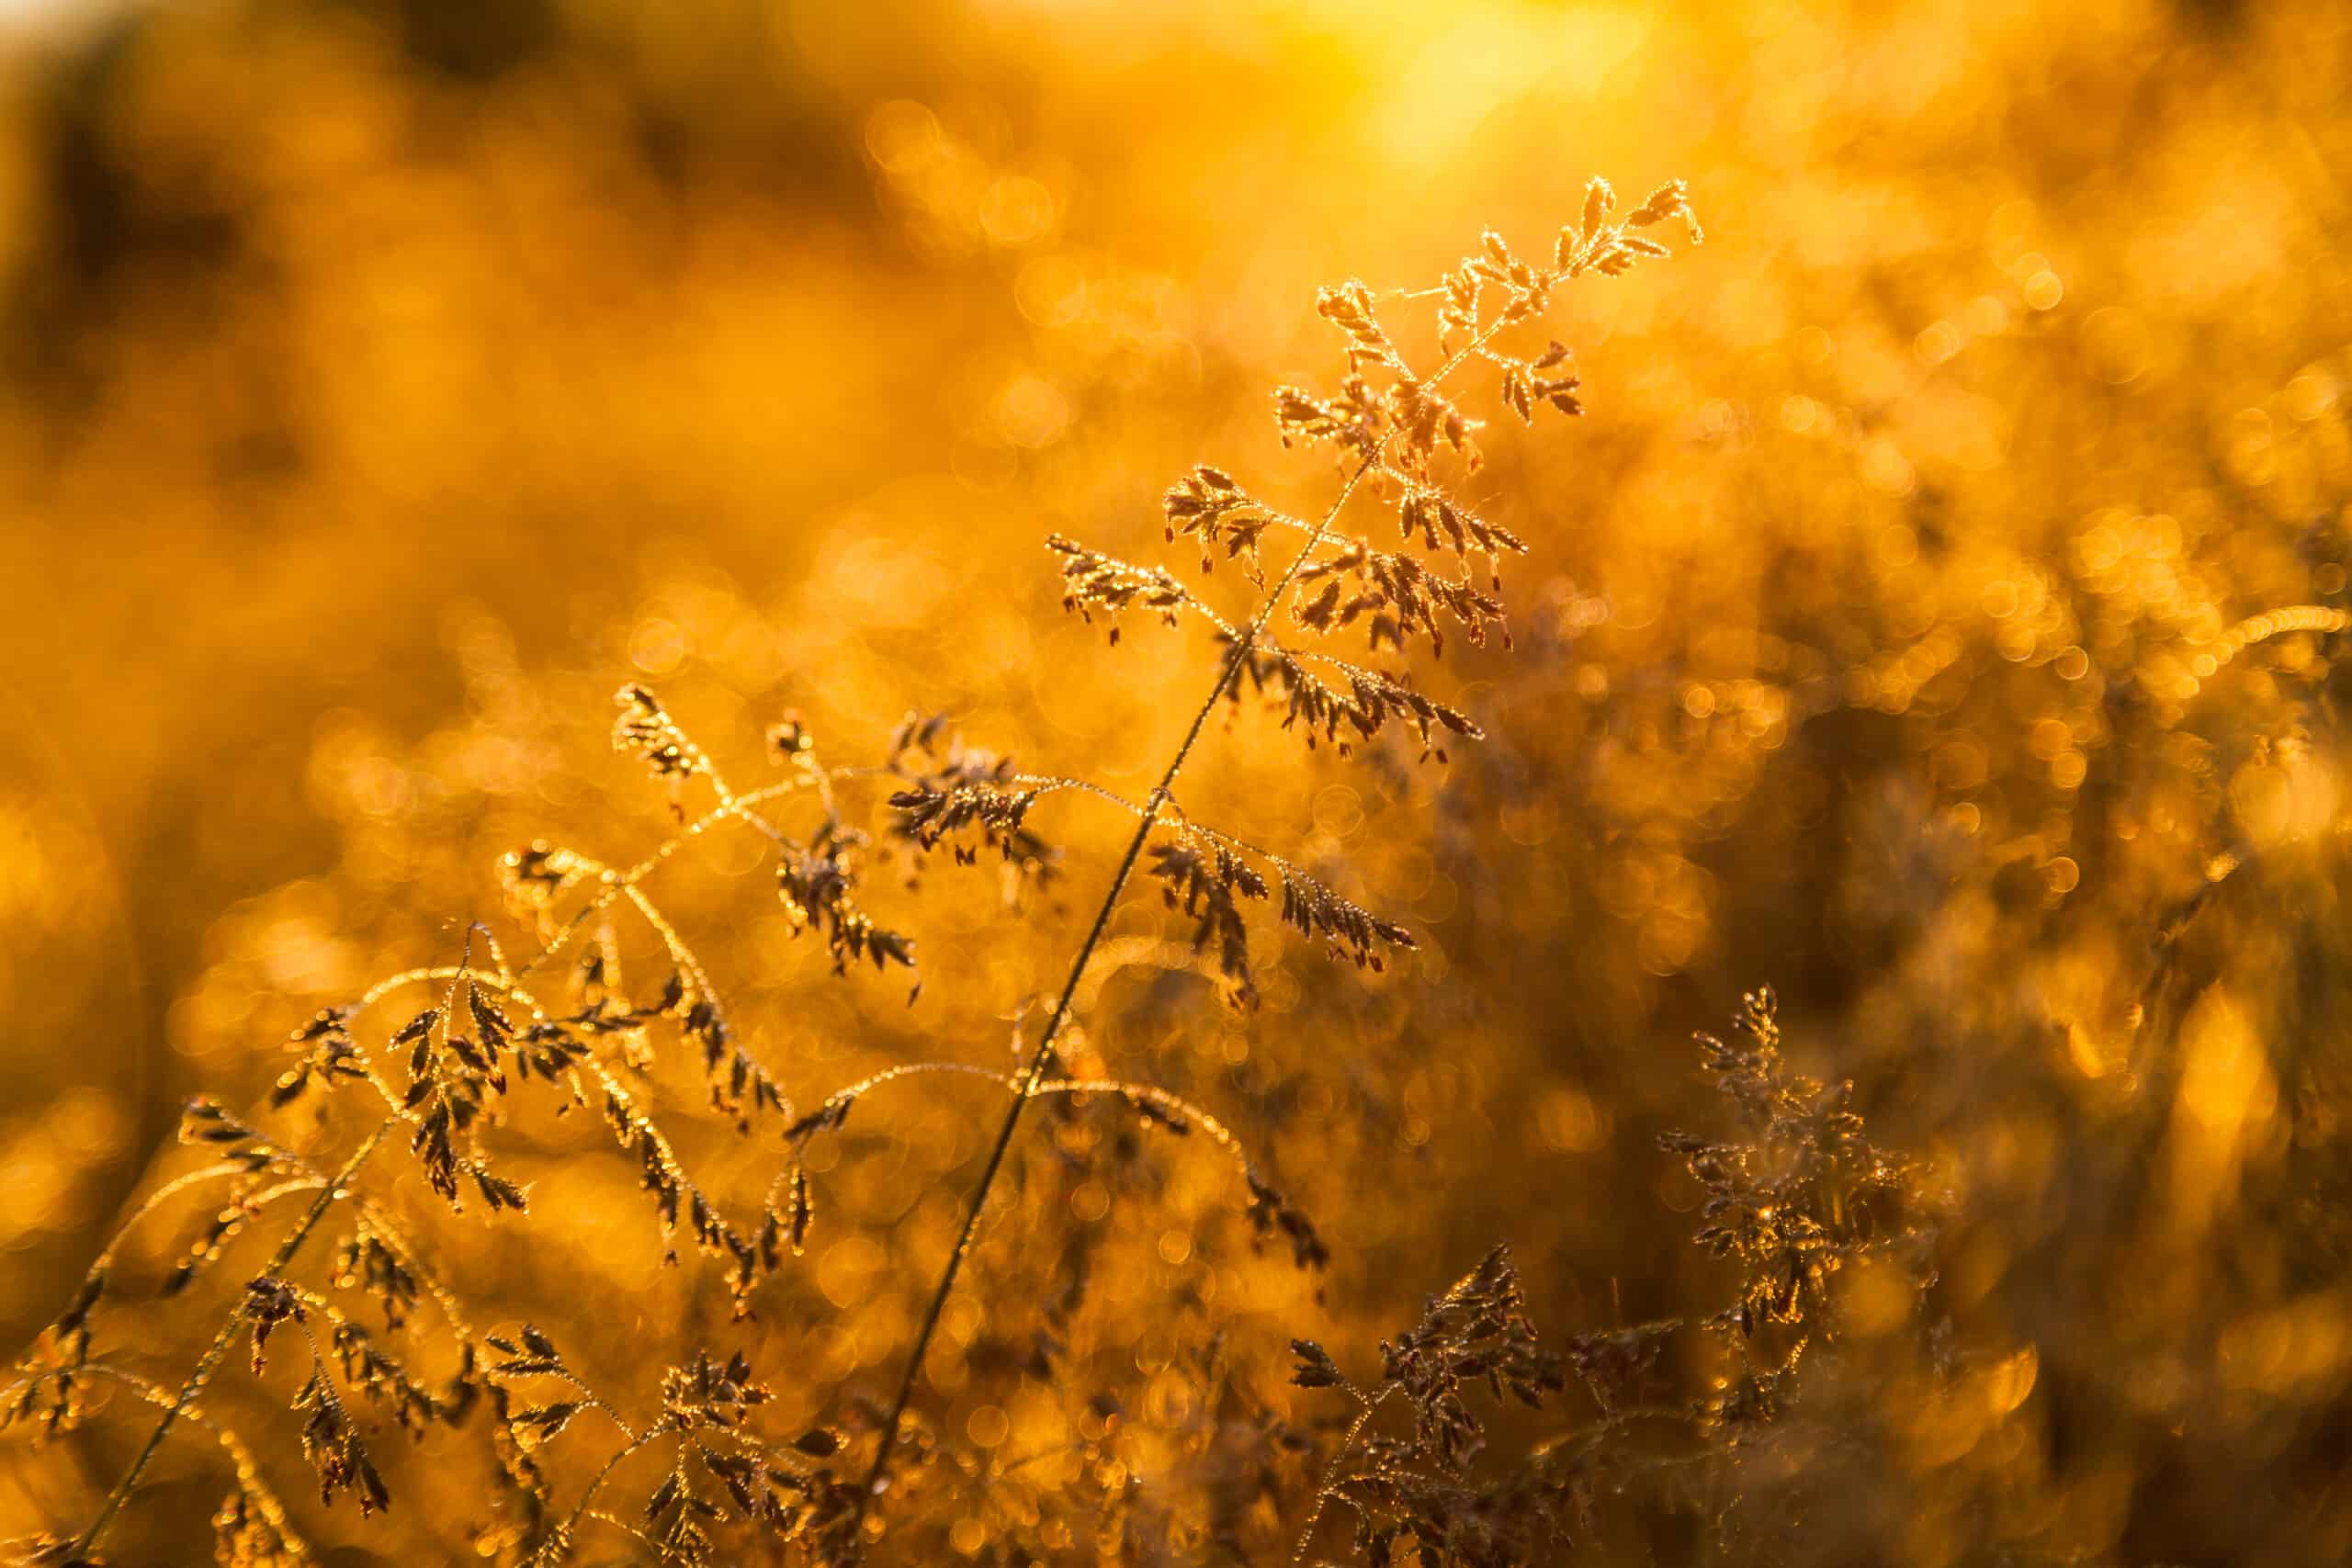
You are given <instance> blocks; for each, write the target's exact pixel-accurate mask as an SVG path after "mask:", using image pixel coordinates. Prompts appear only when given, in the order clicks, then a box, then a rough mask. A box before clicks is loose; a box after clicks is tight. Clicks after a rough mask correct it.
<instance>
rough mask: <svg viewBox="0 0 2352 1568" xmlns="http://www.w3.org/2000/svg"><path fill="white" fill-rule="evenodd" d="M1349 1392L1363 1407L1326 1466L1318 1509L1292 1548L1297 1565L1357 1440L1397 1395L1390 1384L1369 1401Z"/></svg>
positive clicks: (1309, 1515) (1317, 1498) (1309, 1514)
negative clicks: (1376, 1413)
mask: <svg viewBox="0 0 2352 1568" xmlns="http://www.w3.org/2000/svg"><path fill="white" fill-rule="evenodd" d="M1348 1392H1349V1393H1352V1394H1355V1396H1356V1399H1357V1401H1358V1402H1359V1403H1361V1404H1363V1409H1362V1410H1360V1411H1358V1412H1357V1413H1356V1418H1355V1424H1354V1425H1353V1426H1351V1427H1349V1428H1348V1435H1347V1436H1346V1437H1344V1438H1340V1448H1339V1451H1338V1452H1336V1453H1334V1454H1333V1455H1332V1456H1331V1462H1330V1463H1329V1465H1327V1466H1325V1467H1324V1471H1323V1483H1322V1484H1321V1485H1319V1486H1317V1488H1316V1489H1315V1506H1314V1507H1313V1508H1312V1509H1310V1510H1308V1512H1307V1515H1306V1528H1305V1529H1301V1530H1300V1531H1299V1532H1298V1544H1297V1545H1296V1546H1295V1547H1293V1548H1292V1549H1291V1554H1290V1560H1291V1562H1294V1563H1297V1562H1304V1561H1305V1560H1306V1549H1307V1547H1308V1545H1309V1544H1311V1543H1312V1542H1313V1541H1314V1540H1315V1527H1316V1526H1317V1525H1319V1524H1321V1523H1322V1522H1323V1510H1324V1509H1325V1508H1327V1507H1329V1506H1330V1503H1331V1494H1332V1493H1333V1492H1334V1491H1335V1490H1336V1489H1337V1488H1338V1486H1339V1484H1340V1469H1341V1467H1342V1466H1344V1465H1345V1464H1346V1463H1347V1462H1348V1456H1349V1455H1350V1454H1351V1453H1353V1452H1354V1451H1355V1447H1356V1439H1357V1438H1361V1437H1363V1429H1364V1427H1366V1426H1367V1425H1368V1424H1370V1422H1371V1420H1372V1417H1373V1415H1374V1412H1376V1411H1377V1410H1379V1408H1380V1407H1381V1406H1382V1405H1384V1404H1387V1403H1388V1396H1389V1395H1390V1394H1392V1393H1396V1392H1397V1385H1396V1384H1395V1383H1390V1384H1389V1385H1388V1386H1387V1387H1385V1388H1384V1389H1382V1390H1381V1391H1380V1392H1379V1393H1377V1394H1374V1395H1373V1396H1372V1397H1371V1398H1368V1399H1367V1398H1365V1396H1364V1395H1363V1393H1359V1392H1358V1391H1357V1390H1356V1389H1355V1388H1354V1387H1352V1386H1351V1387H1350V1388H1349V1389H1348Z"/></svg>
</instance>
